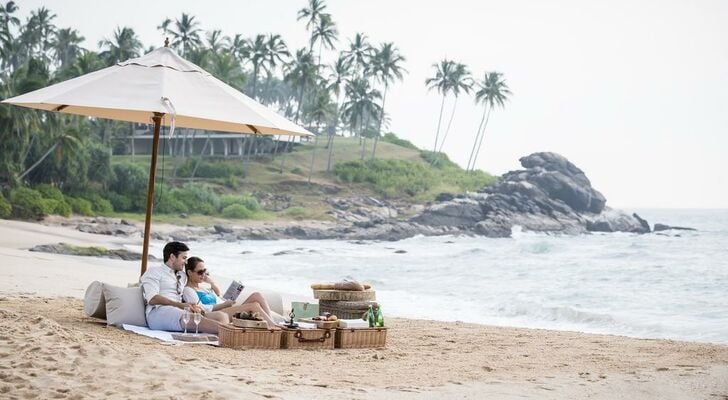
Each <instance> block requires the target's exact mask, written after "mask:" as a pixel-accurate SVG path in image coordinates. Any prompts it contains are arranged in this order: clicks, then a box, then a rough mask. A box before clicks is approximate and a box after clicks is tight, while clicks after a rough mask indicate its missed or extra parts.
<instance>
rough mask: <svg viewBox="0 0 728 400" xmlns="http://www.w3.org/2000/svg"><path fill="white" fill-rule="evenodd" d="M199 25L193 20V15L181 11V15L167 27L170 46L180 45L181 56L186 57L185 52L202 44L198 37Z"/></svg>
mask: <svg viewBox="0 0 728 400" xmlns="http://www.w3.org/2000/svg"><path fill="white" fill-rule="evenodd" d="M199 25H200V23H199V22H197V21H195V17H194V16H191V15H189V14H187V13H182V17H181V18H179V19H176V20H175V21H174V26H173V27H172V28H169V33H170V34H171V35H172V38H173V39H172V47H174V48H179V47H182V56H183V57H186V56H187V53H188V52H189V51H190V50H192V49H193V48H195V47H197V46H199V45H201V44H202V40H201V39H200V28H198V26H199Z"/></svg>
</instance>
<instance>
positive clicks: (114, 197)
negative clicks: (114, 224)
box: [107, 192, 138, 212]
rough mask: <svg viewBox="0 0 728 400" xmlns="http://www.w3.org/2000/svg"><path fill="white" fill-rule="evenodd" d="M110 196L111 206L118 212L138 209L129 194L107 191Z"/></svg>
mask: <svg viewBox="0 0 728 400" xmlns="http://www.w3.org/2000/svg"><path fill="white" fill-rule="evenodd" d="M107 195H108V196H109V202H110V203H111V207H112V209H113V210H114V211H116V212H131V211H138V210H134V206H133V202H132V200H131V198H129V196H124V195H123V194H119V193H116V192H109V193H107Z"/></svg>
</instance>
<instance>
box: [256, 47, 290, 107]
mask: <svg viewBox="0 0 728 400" xmlns="http://www.w3.org/2000/svg"><path fill="white" fill-rule="evenodd" d="M290 56H291V53H290V52H289V51H288V46H286V42H285V41H284V40H283V38H282V37H281V35H279V34H273V33H270V34H268V37H267V39H266V42H265V56H264V57H263V62H262V64H261V65H262V67H263V69H264V70H265V74H266V79H265V88H264V91H266V92H267V91H268V90H270V83H271V80H272V79H273V76H274V74H275V70H276V68H277V67H278V66H280V65H285V63H286V61H287V60H288V57H290ZM266 97H268V96H266Z"/></svg>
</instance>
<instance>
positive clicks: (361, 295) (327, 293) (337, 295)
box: [313, 289, 377, 301]
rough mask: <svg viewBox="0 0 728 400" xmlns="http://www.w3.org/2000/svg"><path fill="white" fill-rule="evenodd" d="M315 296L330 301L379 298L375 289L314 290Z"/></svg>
mask: <svg viewBox="0 0 728 400" xmlns="http://www.w3.org/2000/svg"><path fill="white" fill-rule="evenodd" d="M313 298H314V299H319V300H328V301H342V300H344V301H371V300H376V299H377V293H376V292H375V291H374V290H371V289H370V290H364V291H355V290H314V291H313Z"/></svg>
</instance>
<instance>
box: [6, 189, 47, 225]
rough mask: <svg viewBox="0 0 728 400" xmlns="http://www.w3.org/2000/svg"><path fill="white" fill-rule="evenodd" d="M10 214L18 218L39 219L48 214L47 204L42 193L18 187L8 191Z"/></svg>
mask: <svg viewBox="0 0 728 400" xmlns="http://www.w3.org/2000/svg"><path fill="white" fill-rule="evenodd" d="M10 204H11V205H12V207H13V211H12V216H13V217H15V218H20V219H41V218H43V217H44V216H45V215H48V214H50V213H51V212H50V210H49V209H48V206H49V204H48V203H47V202H46V201H45V200H44V199H43V195H42V194H41V193H40V192H38V191H36V190H33V189H31V188H27V187H19V188H15V189H13V190H12V191H11V192H10Z"/></svg>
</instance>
